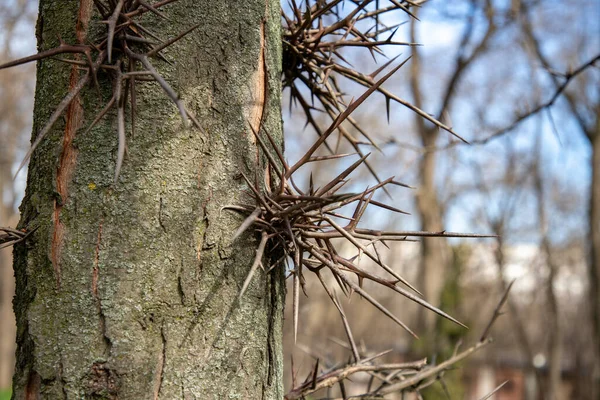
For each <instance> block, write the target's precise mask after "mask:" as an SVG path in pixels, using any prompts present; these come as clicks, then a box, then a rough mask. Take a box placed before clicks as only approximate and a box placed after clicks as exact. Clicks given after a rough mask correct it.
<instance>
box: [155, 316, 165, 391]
mask: <svg viewBox="0 0 600 400" xmlns="http://www.w3.org/2000/svg"><path fill="white" fill-rule="evenodd" d="M160 337H161V340H162V348H161V351H160V353H159V354H158V362H157V365H156V371H155V373H154V391H153V397H152V398H153V399H154V400H158V398H159V396H160V390H161V388H162V385H163V380H164V368H165V360H166V358H167V337H166V336H165V331H164V328H162V327H161V328H160Z"/></svg>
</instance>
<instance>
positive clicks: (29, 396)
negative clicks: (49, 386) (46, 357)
mask: <svg viewBox="0 0 600 400" xmlns="http://www.w3.org/2000/svg"><path fill="white" fill-rule="evenodd" d="M41 389H42V377H41V376H40V374H38V373H37V372H36V371H30V372H29V377H28V378H27V386H26V387H25V400H39V399H40V398H41V393H40V391H41Z"/></svg>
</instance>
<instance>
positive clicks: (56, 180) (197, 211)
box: [13, 0, 284, 400]
mask: <svg viewBox="0 0 600 400" xmlns="http://www.w3.org/2000/svg"><path fill="white" fill-rule="evenodd" d="M92 10H93V1H92V0H78V1H75V0H69V1H64V0H45V1H41V2H40V16H39V21H38V40H39V44H38V45H39V48H40V50H45V49H48V48H51V47H54V46H56V45H58V39H57V37H59V36H60V37H61V38H62V39H63V40H64V41H65V42H68V43H73V42H77V41H79V42H86V43H87V42H89V41H92V40H93V39H94V35H95V32H97V31H98V30H99V29H105V28H104V25H100V24H98V21H96V20H94V19H95V18H96V17H95V13H94V12H93V11H92ZM161 10H163V12H164V13H166V14H167V16H168V17H169V21H166V20H161V19H159V18H158V17H156V16H155V15H153V14H152V13H147V14H146V15H145V17H144V18H146V21H147V24H146V26H150V27H151V29H152V31H153V33H155V34H156V35H157V36H158V37H161V38H163V39H166V38H170V37H175V36H176V35H177V34H179V33H180V32H181V31H183V30H185V29H187V28H189V27H190V26H193V25H195V24H197V23H199V22H201V23H202V24H201V25H200V27H199V28H198V29H196V30H195V31H194V32H192V33H191V34H190V35H188V36H186V37H185V38H184V39H183V40H181V41H179V42H177V44H176V45H174V46H171V47H169V48H168V49H167V50H165V51H164V52H163V53H164V55H165V57H166V58H167V59H168V60H170V61H172V63H171V64H168V63H166V62H162V61H158V60H157V61H156V62H155V66H156V67H157V69H158V70H159V71H160V72H161V73H162V74H163V75H164V76H165V77H166V79H167V81H169V82H170V83H171V84H172V85H173V87H174V88H175V89H176V91H177V92H178V93H179V94H180V95H181V97H182V99H183V100H184V102H185V104H186V107H187V108H188V109H189V110H190V111H192V112H193V113H195V114H196V116H197V118H198V120H199V121H201V123H202V125H203V127H204V128H205V130H206V132H207V134H206V135H205V134H202V133H200V132H199V131H198V130H197V129H184V128H183V126H182V123H181V120H180V118H179V116H178V113H177V109H176V108H175V106H174V105H173V103H172V102H171V101H170V100H169V99H168V98H167V97H166V96H165V95H164V94H163V93H162V91H161V89H160V88H159V87H158V85H157V84H155V83H152V84H150V83H144V84H138V85H137V86H138V88H137V89H138V96H137V97H138V98H137V103H138V106H137V108H138V117H137V119H136V135H135V137H133V136H132V135H131V133H129V132H128V138H127V140H128V142H127V143H128V149H127V155H126V158H125V162H124V165H123V169H122V171H121V176H120V178H119V182H118V183H117V184H116V185H115V184H113V176H114V166H115V160H116V149H117V135H116V117H115V115H113V114H111V113H109V115H108V116H107V117H106V118H105V119H104V120H103V121H102V122H100V124H98V125H97V127H96V128H94V129H92V130H91V131H90V132H88V133H86V134H83V131H84V130H85V129H86V128H87V126H88V125H89V123H90V122H91V121H92V119H93V118H94V117H95V115H96V113H97V112H98V111H99V110H100V109H101V107H102V106H103V105H104V102H105V101H106V100H107V99H108V98H109V96H110V95H109V90H110V82H109V81H108V80H107V79H106V78H105V77H103V76H102V74H100V77H99V80H100V85H101V87H102V92H103V93H102V95H103V98H104V101H103V103H102V104H100V103H99V100H98V95H97V93H96V92H95V90H93V88H90V89H85V90H84V91H83V92H82V94H81V96H80V97H79V98H77V99H76V100H75V101H74V102H73V103H72V104H71V106H70V107H69V108H68V110H67V112H66V115H65V118H64V120H60V121H59V123H57V124H56V126H55V128H54V129H53V130H52V131H51V132H50V133H49V135H48V137H46V139H45V140H44V141H43V142H42V144H41V145H40V147H39V148H38V150H37V151H36V152H35V154H34V156H33V158H32V159H31V164H30V167H29V176H28V183H27V191H26V195H25V199H24V201H23V204H22V205H21V212H22V219H21V222H20V227H29V228H33V227H39V228H38V229H37V231H36V232H35V233H34V234H33V235H32V236H31V238H30V240H28V242H27V244H26V245H17V246H16V247H15V256H16V257H15V264H14V266H15V274H16V279H17V296H16V298H15V303H14V307H15V313H16V317H17V325H18V333H17V343H18V350H17V370H16V373H15V376H14V382H13V384H14V398H16V399H41V398H44V399H46V398H48V399H58V398H64V399H70V398H73V399H75V398H77V399H79V398H89V399H117V398H118V399H120V400H123V399H176V398H177V399H209V398H211V399H221V398H239V399H261V398H264V399H280V398H282V397H283V384H282V346H281V335H282V306H283V299H284V297H283V296H284V287H283V270H282V269H280V268H277V269H276V270H275V271H276V272H274V273H272V274H270V275H265V273H264V272H259V273H257V276H256V277H255V279H254V281H253V283H252V284H251V285H250V287H249V289H248V290H247V291H246V293H245V295H244V298H243V301H242V302H239V301H237V296H238V292H239V290H240V288H241V285H242V283H243V281H244V279H245V277H246V275H247V272H248V270H249V268H250V266H251V264H252V261H253V258H254V255H255V249H256V246H257V240H256V238H255V237H254V236H253V234H246V235H242V237H240V238H238V239H237V240H236V241H235V242H232V240H231V237H232V235H233V233H234V231H235V230H236V228H237V227H238V226H239V224H240V223H241V221H242V217H240V216H238V215H236V214H233V213H231V212H229V211H227V210H222V209H221V208H222V207H223V206H225V205H227V204H232V203H233V204H235V203H237V202H239V201H241V200H242V195H241V194H242V191H243V190H244V189H245V184H244V183H243V181H241V180H240V179H239V171H242V172H245V173H246V174H250V175H251V176H253V174H254V173H255V172H258V174H259V179H261V178H260V176H261V174H260V171H255V170H256V169H257V164H260V165H263V167H262V168H260V169H261V170H264V163H263V160H261V159H260V157H258V153H257V149H256V146H255V144H254V141H253V137H252V135H251V133H250V131H249V128H248V126H247V125H248V122H247V121H250V123H252V124H255V123H258V122H260V119H261V116H262V120H263V122H264V125H265V127H266V129H267V130H269V132H270V133H271V134H272V135H274V136H275V137H277V138H279V140H281V139H282V134H281V116H280V96H281V94H280V93H281V87H280V76H281V72H280V65H281V59H280V57H281V56H280V54H281V50H280V45H281V38H280V26H279V23H280V22H279V21H280V16H279V13H280V6H279V2H278V1H275V0H251V1H247V2H244V3H243V5H241V4H240V3H239V2H237V1H231V0H230V1H218V2H217V1H193V0H182V1H178V2H175V3H173V4H170V5H168V6H166V7H164V8H162V9H161ZM73 16H77V18H74V17H73ZM90 19H91V20H92V21H91V22H90ZM88 28H89V32H88ZM82 73H83V72H80V71H78V70H77V69H76V68H71V67H70V66H66V65H65V64H60V63H58V62H55V61H51V60H44V61H42V62H40V63H39V64H38V70H37V79H38V81H37V82H38V83H37V90H36V101H35V117H34V132H37V131H39V129H40V128H41V126H42V125H43V124H44V122H45V121H47V119H48V116H49V114H50V113H51V112H52V111H53V109H54V108H55V107H56V105H57V104H58V102H59V101H60V99H61V98H62V96H64V95H65V94H66V92H67V90H68V88H69V86H71V87H72V86H73V85H74V84H75V83H76V82H77V81H78V78H79V76H80V75H81V74H82ZM255 128H256V125H255ZM257 160H259V161H257ZM246 201H248V200H247V199H246Z"/></svg>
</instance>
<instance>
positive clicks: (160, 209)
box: [158, 196, 167, 233]
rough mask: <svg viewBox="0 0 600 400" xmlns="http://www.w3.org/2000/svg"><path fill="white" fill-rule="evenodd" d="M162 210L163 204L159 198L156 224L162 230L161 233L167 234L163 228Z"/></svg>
mask: <svg viewBox="0 0 600 400" xmlns="http://www.w3.org/2000/svg"><path fill="white" fill-rule="evenodd" d="M163 208H164V203H163V198H162V196H161V197H160V200H159V204H158V224H159V225H160V227H161V228H162V230H163V232H164V233H167V228H166V227H165V224H164V221H163V219H162V214H163Z"/></svg>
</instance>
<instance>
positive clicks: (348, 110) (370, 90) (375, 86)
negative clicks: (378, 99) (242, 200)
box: [286, 57, 410, 177]
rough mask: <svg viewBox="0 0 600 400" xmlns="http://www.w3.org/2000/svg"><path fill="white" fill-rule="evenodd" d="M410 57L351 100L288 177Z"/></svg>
mask: <svg viewBox="0 0 600 400" xmlns="http://www.w3.org/2000/svg"><path fill="white" fill-rule="evenodd" d="M409 59H410V57H409V58H407V59H406V60H404V61H403V62H402V63H400V64H399V65H398V66H396V67H394V68H393V69H392V70H391V71H390V72H388V73H387V74H386V75H385V76H383V77H382V78H381V79H379V80H378V81H377V82H375V83H374V84H372V85H371V86H370V87H369V88H368V89H367V90H366V91H365V92H364V93H363V94H362V95H361V96H360V97H359V98H358V99H357V100H355V101H353V102H351V103H350V104H349V105H348V107H347V108H346V110H344V112H342V113H341V114H340V115H339V116H338V117H337V118H336V119H335V121H334V122H333V123H332V124H331V126H330V127H329V128H328V129H327V131H325V132H324V133H323V135H322V136H321V137H320V138H319V140H317V141H316V142H315V144H313V146H312V147H311V148H310V149H309V150H308V151H307V152H306V154H305V155H304V156H303V157H302V159H300V160H299V161H298V162H297V163H296V164H294V165H293V166H292V167H290V169H289V171H288V173H287V174H286V175H287V176H288V177H289V175H291V174H292V173H293V172H295V171H296V170H297V169H298V168H300V167H301V166H302V165H303V161H304V160H303V159H304V158H310V157H311V156H312V155H313V153H314V152H315V151H317V149H318V148H319V147H320V146H321V145H322V144H323V142H325V140H326V139H327V138H328V137H329V135H331V133H333V132H334V131H335V130H336V129H337V127H338V126H340V124H341V123H342V122H343V121H344V120H345V119H346V118H347V117H348V116H349V115H350V114H351V113H352V112H353V111H354V110H356V109H357V108H358V106H360V105H361V104H362V103H363V102H364V101H365V100H366V99H367V98H368V97H369V96H370V95H371V94H372V93H373V92H375V91H376V90H378V89H379V87H380V86H381V85H383V83H384V82H385V81H387V80H388V79H389V78H390V77H391V76H392V75H393V74H394V73H396V71H398V70H399V69H400V68H402V67H403V66H404V64H406V62H407V61H408V60H409Z"/></svg>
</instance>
